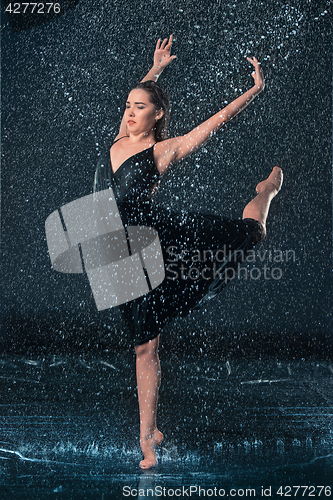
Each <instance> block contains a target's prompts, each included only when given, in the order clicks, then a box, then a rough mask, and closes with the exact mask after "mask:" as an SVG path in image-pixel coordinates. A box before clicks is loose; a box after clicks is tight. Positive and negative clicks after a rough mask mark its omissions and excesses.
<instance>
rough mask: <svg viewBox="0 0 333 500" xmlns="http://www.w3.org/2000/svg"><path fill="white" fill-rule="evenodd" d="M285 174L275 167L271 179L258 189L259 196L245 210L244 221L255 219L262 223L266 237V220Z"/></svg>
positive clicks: (260, 183) (260, 184)
mask: <svg viewBox="0 0 333 500" xmlns="http://www.w3.org/2000/svg"><path fill="white" fill-rule="evenodd" d="M282 181H283V173H282V170H281V168H279V167H274V168H273V170H272V172H271V173H270V175H269V177H267V179H265V180H264V181H262V182H259V184H258V185H257V187H256V191H257V193H258V194H257V196H256V197H255V198H254V199H253V200H252V201H250V203H248V204H247V205H246V207H245V208H244V212H243V219H247V218H249V219H255V220H257V221H258V222H260V223H261V225H262V227H263V230H264V235H265V234H266V219H267V215H268V211H269V207H270V204H271V201H272V199H273V198H274V196H276V195H277V194H278V192H279V191H280V189H281V186H282Z"/></svg>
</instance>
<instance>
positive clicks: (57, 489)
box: [0, 353, 333, 500]
mask: <svg viewBox="0 0 333 500" xmlns="http://www.w3.org/2000/svg"><path fill="white" fill-rule="evenodd" d="M0 369H1V375H0V384H1V394H2V400H1V405H0V409H1V411H0V421H1V434H0V441H1V442H0V459H1V461H0V493H1V498H11V499H21V498H25V499H26V500H27V499H37V498H41V499H44V498H45V499H46V498H63V499H71V498H73V499H74V498H75V499H76V498H94V499H97V498H103V499H113V498H135V497H136V498H145V497H146V498H147V497H150V498H151V497H155V498H159V497H160V498H170V497H172V496H173V497H178V498H190V497H191V498H203V497H204V496H206V498H207V497H212V498H221V497H223V496H224V497H227V496H229V497H232V496H233V497H234V498H242V497H252V498H264V497H265V496H267V497H268V496H269V497H270V498H283V497H284V496H289V497H290V496H292V497H294V498H297V497H302V495H303V498H304V497H315V498H319V497H321V498H327V497H328V496H330V495H329V493H330V491H331V490H330V489H328V488H326V489H320V487H322V486H325V487H329V486H331V485H332V477H333V434H332V429H333V424H332V402H333V383H332V382H333V365H332V364H331V363H329V362H306V361H293V362H290V361H282V362H278V361H276V360H274V361H272V360H265V361H258V360H248V361H246V360H241V361H240V360H234V359H230V360H229V361H228V360H216V359H212V358H211V359H207V358H201V359H194V358H188V357H181V356H179V355H177V356H176V355H173V356H172V359H170V358H169V359H168V360H166V359H163V364H162V369H163V383H162V387H161V392H160V408H159V424H160V428H161V430H162V431H163V432H164V434H165V441H164V443H163V446H162V448H161V450H160V452H159V465H158V467H157V468H156V469H155V470H154V471H153V472H146V473H144V472H141V471H140V469H139V468H138V462H139V461H140V459H141V454H140V450H139V442H138V424H139V417H138V410H137V398H136V383H135V372H134V359H133V357H132V356H131V354H128V353H127V354H125V353H117V354H112V355H110V354H105V355H103V357H102V356H101V357H100V358H90V359H88V358H87V357H85V358H83V357H71V356H67V357H61V356H48V357H46V358H41V357H33V358H29V359H28V358H24V357H18V356H17V357H15V356H6V357H2V358H1V359H0ZM295 485H300V486H301V485H302V486H304V488H303V489H299V490H298V491H296V489H295V488H294V489H291V490H290V489H288V487H289V486H290V487H293V486H295ZM314 486H316V487H317V489H316V490H314V489H310V488H313V487H314ZM270 487H271V490H270V489H269V488H270ZM279 487H282V489H280V490H279ZM305 487H307V489H305ZM199 488H201V490H199ZM262 488H263V489H262ZM279 493H280V494H279ZM288 493H289V494H288Z"/></svg>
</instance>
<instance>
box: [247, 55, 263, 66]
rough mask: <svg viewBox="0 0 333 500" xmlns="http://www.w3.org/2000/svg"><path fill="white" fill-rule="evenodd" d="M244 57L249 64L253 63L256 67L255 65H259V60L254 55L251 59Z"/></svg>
mask: <svg viewBox="0 0 333 500" xmlns="http://www.w3.org/2000/svg"><path fill="white" fill-rule="evenodd" d="M246 59H247V60H248V61H249V62H250V63H251V64H253V66H254V67H256V66H259V65H260V63H259V61H258V59H257V58H256V57H254V58H253V59H251V58H250V57H247V58H246Z"/></svg>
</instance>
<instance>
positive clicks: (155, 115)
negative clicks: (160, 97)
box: [125, 89, 163, 135]
mask: <svg viewBox="0 0 333 500" xmlns="http://www.w3.org/2000/svg"><path fill="white" fill-rule="evenodd" d="M125 116H126V125H127V130H128V132H129V133H131V134H133V135H137V134H141V133H148V132H149V131H150V130H152V129H153V128H154V127H155V124H156V121H157V120H159V119H160V118H162V116H163V111H162V110H159V111H157V110H156V108H155V105H154V104H153V103H152V102H150V100H149V94H148V92H146V91H145V90H142V89H134V90H132V91H131V92H130V93H129V96H128V98H127V102H126V111H125Z"/></svg>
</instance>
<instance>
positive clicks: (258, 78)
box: [246, 57, 265, 91]
mask: <svg viewBox="0 0 333 500" xmlns="http://www.w3.org/2000/svg"><path fill="white" fill-rule="evenodd" d="M246 59H247V60H248V61H249V62H250V63H251V64H253V66H254V71H253V72H252V73H251V76H252V77H253V79H254V84H255V85H256V86H257V87H258V90H260V91H261V90H263V89H264V87H265V82H264V75H263V72H262V68H261V66H260V63H259V61H258V60H257V59H256V58H255V57H254V58H253V59H251V58H250V57H247V58H246Z"/></svg>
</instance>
